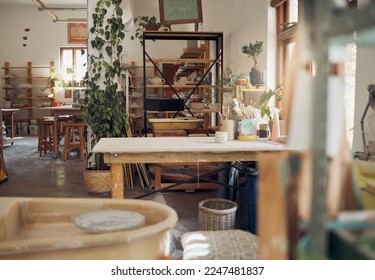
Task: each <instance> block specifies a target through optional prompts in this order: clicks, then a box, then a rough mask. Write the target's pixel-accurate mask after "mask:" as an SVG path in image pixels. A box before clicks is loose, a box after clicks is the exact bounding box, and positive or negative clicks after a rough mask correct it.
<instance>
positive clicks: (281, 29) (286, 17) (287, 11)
mask: <svg viewBox="0 0 375 280" xmlns="http://www.w3.org/2000/svg"><path fill="white" fill-rule="evenodd" d="M276 2H279V3H280V2H282V4H279V5H278V6H277V51H278V53H277V83H278V84H282V83H283V81H284V80H285V77H286V75H287V73H288V68H289V66H290V65H291V60H292V57H293V53H294V49H295V45H296V40H295V39H296V35H297V24H298V7H301V5H300V6H299V5H298V4H299V2H300V0H286V1H275V3H276ZM347 2H348V6H349V7H350V8H354V9H355V8H357V2H358V1H357V0H347ZM300 3H301V2H300ZM346 51H347V54H346V63H345V73H344V75H345V112H346V129H347V138H348V143H349V145H350V146H351V144H352V141H353V129H352V128H353V120H354V107H353V104H354V98H355V92H354V89H355V69H356V64H355V61H356V46H355V45H354V44H348V45H347V48H346ZM311 70H312V73H313V71H314V64H313V63H312V65H311ZM277 106H278V107H280V104H277Z"/></svg>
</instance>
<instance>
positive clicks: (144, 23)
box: [130, 16, 172, 45]
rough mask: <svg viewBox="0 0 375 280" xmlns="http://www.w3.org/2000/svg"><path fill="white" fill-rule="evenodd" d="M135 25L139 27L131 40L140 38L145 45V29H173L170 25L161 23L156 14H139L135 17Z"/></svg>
mask: <svg viewBox="0 0 375 280" xmlns="http://www.w3.org/2000/svg"><path fill="white" fill-rule="evenodd" d="M134 25H135V26H136V27H137V28H136V30H135V33H134V35H132V36H131V37H130V39H131V40H135V39H136V38H137V39H139V41H140V43H141V45H143V40H142V39H143V37H142V36H143V31H144V30H154V31H158V30H160V31H171V30H172V29H171V26H170V25H163V24H161V23H160V22H159V21H158V20H157V19H156V17H155V16H138V17H136V18H134Z"/></svg>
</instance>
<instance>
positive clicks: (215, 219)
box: [198, 198, 238, 230]
mask: <svg viewBox="0 0 375 280" xmlns="http://www.w3.org/2000/svg"><path fill="white" fill-rule="evenodd" d="M237 207H238V206H237V203H236V202H234V201H231V200H227V199H222V198H210V199H206V200H203V201H201V202H199V204H198V210H199V212H198V224H199V229H200V230H228V229H234V226H235V223H236V211H237Z"/></svg>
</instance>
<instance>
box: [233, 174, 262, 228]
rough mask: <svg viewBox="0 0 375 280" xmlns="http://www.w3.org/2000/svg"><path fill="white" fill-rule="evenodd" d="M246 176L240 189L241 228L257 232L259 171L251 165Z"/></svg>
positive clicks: (239, 210) (239, 219) (239, 220)
mask: <svg viewBox="0 0 375 280" xmlns="http://www.w3.org/2000/svg"><path fill="white" fill-rule="evenodd" d="M245 176H246V181H245V182H244V183H243V184H240V185H239V189H238V198H237V201H238V205H239V207H238V211H237V212H238V224H239V227H240V229H243V230H246V231H249V232H251V233H253V234H256V231H257V230H256V222H257V219H256V218H257V189H258V171H257V169H256V168H253V167H249V168H247V169H246V171H245Z"/></svg>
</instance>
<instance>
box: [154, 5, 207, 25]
mask: <svg viewBox="0 0 375 280" xmlns="http://www.w3.org/2000/svg"><path fill="white" fill-rule="evenodd" d="M159 11H160V22H161V24H164V25H170V24H183V23H199V22H203V17H202V1H201V0H159Z"/></svg>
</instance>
